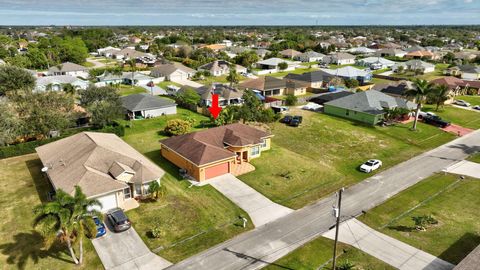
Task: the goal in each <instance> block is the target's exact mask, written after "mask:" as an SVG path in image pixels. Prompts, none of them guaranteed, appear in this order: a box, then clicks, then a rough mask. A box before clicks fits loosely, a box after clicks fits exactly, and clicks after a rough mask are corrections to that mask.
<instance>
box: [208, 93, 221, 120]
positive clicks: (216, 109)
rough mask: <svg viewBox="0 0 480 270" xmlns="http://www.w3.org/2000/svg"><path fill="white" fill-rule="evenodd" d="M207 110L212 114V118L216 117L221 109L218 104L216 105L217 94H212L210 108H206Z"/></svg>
mask: <svg viewBox="0 0 480 270" xmlns="http://www.w3.org/2000/svg"><path fill="white" fill-rule="evenodd" d="M208 110H209V111H210V113H211V114H212V116H213V119H217V117H218V115H219V114H220V111H221V110H222V108H221V107H220V106H218V95H217V94H213V95H212V106H211V107H210V108H208Z"/></svg>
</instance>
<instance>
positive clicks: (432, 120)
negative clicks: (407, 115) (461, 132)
mask: <svg viewBox="0 0 480 270" xmlns="http://www.w3.org/2000/svg"><path fill="white" fill-rule="evenodd" d="M423 122H425V123H427V124H430V125H434V126H437V127H441V128H446V127H448V126H449V125H450V122H447V121H445V120H443V119H442V118H440V117H439V116H437V115H435V116H425V117H423Z"/></svg>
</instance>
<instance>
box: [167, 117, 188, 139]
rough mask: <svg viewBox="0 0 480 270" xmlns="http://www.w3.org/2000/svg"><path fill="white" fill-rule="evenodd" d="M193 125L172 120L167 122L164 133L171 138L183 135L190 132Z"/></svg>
mask: <svg viewBox="0 0 480 270" xmlns="http://www.w3.org/2000/svg"><path fill="white" fill-rule="evenodd" d="M190 128H192V124H191V123H190V122H189V121H185V120H182V119H172V120H169V121H168V122H167V125H166V126H165V129H164V132H165V133H166V134H167V135H169V136H177V135H183V134H186V133H188V132H189V131H190Z"/></svg>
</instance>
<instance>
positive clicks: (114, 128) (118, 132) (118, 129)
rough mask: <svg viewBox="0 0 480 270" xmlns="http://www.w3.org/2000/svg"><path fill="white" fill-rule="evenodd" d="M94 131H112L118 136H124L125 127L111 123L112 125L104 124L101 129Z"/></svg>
mask: <svg viewBox="0 0 480 270" xmlns="http://www.w3.org/2000/svg"><path fill="white" fill-rule="evenodd" d="M95 131H96V132H103V133H113V134H116V135H117V136H118V137H123V136H125V127H124V126H122V125H119V124H117V123H115V124H113V125H112V126H105V127H103V128H101V129H97V130H95Z"/></svg>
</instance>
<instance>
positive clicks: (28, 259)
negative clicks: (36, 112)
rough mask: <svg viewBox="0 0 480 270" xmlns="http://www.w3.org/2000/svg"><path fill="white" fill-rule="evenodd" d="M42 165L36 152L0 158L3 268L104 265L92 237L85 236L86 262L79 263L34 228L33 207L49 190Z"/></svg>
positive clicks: (43, 198)
mask: <svg viewBox="0 0 480 270" xmlns="http://www.w3.org/2000/svg"><path fill="white" fill-rule="evenodd" d="M41 168H42V164H41V162H40V160H39V159H38V156H37V155H36V154H30V155H25V156H20V157H14V158H9V159H2V160H0V170H1V171H2V173H1V174H0V194H2V196H0V217H1V220H0V269H74V268H75V269H102V268H103V267H102V264H101V262H100V259H99V258H98V257H97V254H96V252H95V250H94V248H93V245H92V244H91V242H90V240H88V239H85V240H84V248H85V253H84V256H85V257H84V265H83V266H81V267H76V266H75V265H74V264H73V262H72V259H71V257H70V255H69V253H68V250H67V249H66V247H62V246H58V245H54V246H52V247H51V248H48V247H45V246H44V245H43V240H44V239H43V237H42V235H41V234H40V233H38V232H36V231H35V230H33V228H32V223H33V213H32V209H33V207H34V206H35V205H38V204H40V203H41V202H44V201H45V200H46V196H47V192H48V191H50V184H49V182H48V181H47V180H46V179H45V178H44V177H43V176H42V175H41V173H40V169H41ZM10 195H11V196H10ZM77 248H78V245H75V249H76V251H77V256H78V249H77Z"/></svg>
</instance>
